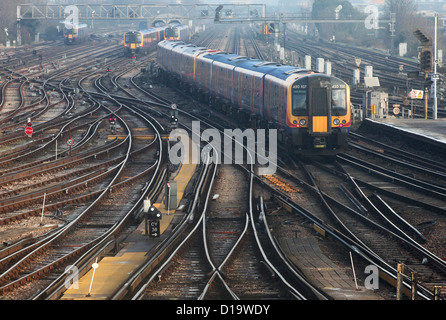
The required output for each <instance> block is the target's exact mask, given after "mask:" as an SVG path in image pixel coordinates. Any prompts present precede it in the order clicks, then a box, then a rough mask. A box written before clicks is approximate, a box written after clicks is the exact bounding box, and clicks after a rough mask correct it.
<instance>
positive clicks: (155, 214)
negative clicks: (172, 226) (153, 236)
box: [147, 206, 163, 220]
mask: <svg viewBox="0 0 446 320" xmlns="http://www.w3.org/2000/svg"><path fill="white" fill-rule="evenodd" d="M147 218H148V219H149V220H161V219H162V218H163V214H162V212H161V211H159V210H158V209H157V208H156V207H155V206H150V208H149V211H148V212H147Z"/></svg>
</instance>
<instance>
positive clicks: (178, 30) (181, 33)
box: [164, 24, 190, 42]
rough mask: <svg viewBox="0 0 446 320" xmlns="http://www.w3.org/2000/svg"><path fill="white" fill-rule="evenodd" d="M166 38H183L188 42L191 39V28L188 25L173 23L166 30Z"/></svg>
mask: <svg viewBox="0 0 446 320" xmlns="http://www.w3.org/2000/svg"><path fill="white" fill-rule="evenodd" d="M164 40H182V41H184V42H187V41H189V40H190V28H189V27H188V26H186V25H182V24H179V25H171V26H168V27H167V28H166V30H165V32H164Z"/></svg>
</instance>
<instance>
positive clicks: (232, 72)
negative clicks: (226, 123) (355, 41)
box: [157, 40, 351, 156]
mask: <svg viewBox="0 0 446 320" xmlns="http://www.w3.org/2000/svg"><path fill="white" fill-rule="evenodd" d="M157 62H158V66H159V69H160V74H161V75H162V77H163V78H164V80H165V81H166V82H173V85H174V86H175V87H180V88H182V89H183V90H187V91H188V92H190V93H192V94H194V95H196V96H197V97H198V98H199V99H201V100H203V99H204V101H207V102H210V104H211V106H212V108H215V109H216V110H218V111H221V112H224V113H225V114H230V115H233V116H234V117H235V118H236V119H238V125H239V126H240V127H241V128H248V127H251V128H264V129H276V130H277V139H278V143H281V144H282V145H283V146H284V147H286V148H287V149H289V150H292V151H293V152H294V154H296V155H298V156H299V155H300V156H333V155H336V154H338V153H340V152H343V151H344V150H345V149H346V147H347V135H348V133H349V131H350V126H351V106H350V87H349V85H348V84H347V83H346V82H345V81H343V80H341V79H339V78H337V77H334V76H330V75H326V74H323V73H317V72H315V71H312V70H308V69H303V68H298V67H294V66H289V65H283V64H279V63H276V62H268V61H262V60H258V59H254V58H249V57H245V56H240V55H238V54H233V53H228V52H224V51H220V50H213V49H209V48H205V47H197V46H195V45H193V44H187V43H185V42H182V41H178V40H163V41H161V42H160V43H158V52H157Z"/></svg>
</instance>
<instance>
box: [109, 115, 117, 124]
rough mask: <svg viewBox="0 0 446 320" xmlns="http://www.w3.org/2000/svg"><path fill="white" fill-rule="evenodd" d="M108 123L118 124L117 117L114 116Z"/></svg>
mask: <svg viewBox="0 0 446 320" xmlns="http://www.w3.org/2000/svg"><path fill="white" fill-rule="evenodd" d="M108 121H110V124H115V123H116V117H115V116H112V117H110V118H108Z"/></svg>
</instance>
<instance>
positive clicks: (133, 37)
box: [124, 32, 141, 43]
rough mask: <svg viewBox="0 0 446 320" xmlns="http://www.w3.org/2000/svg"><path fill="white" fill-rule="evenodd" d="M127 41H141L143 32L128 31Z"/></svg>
mask: <svg viewBox="0 0 446 320" xmlns="http://www.w3.org/2000/svg"><path fill="white" fill-rule="evenodd" d="M124 41H125V43H141V34H140V33H139V32H128V33H126V34H125V39H124Z"/></svg>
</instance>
